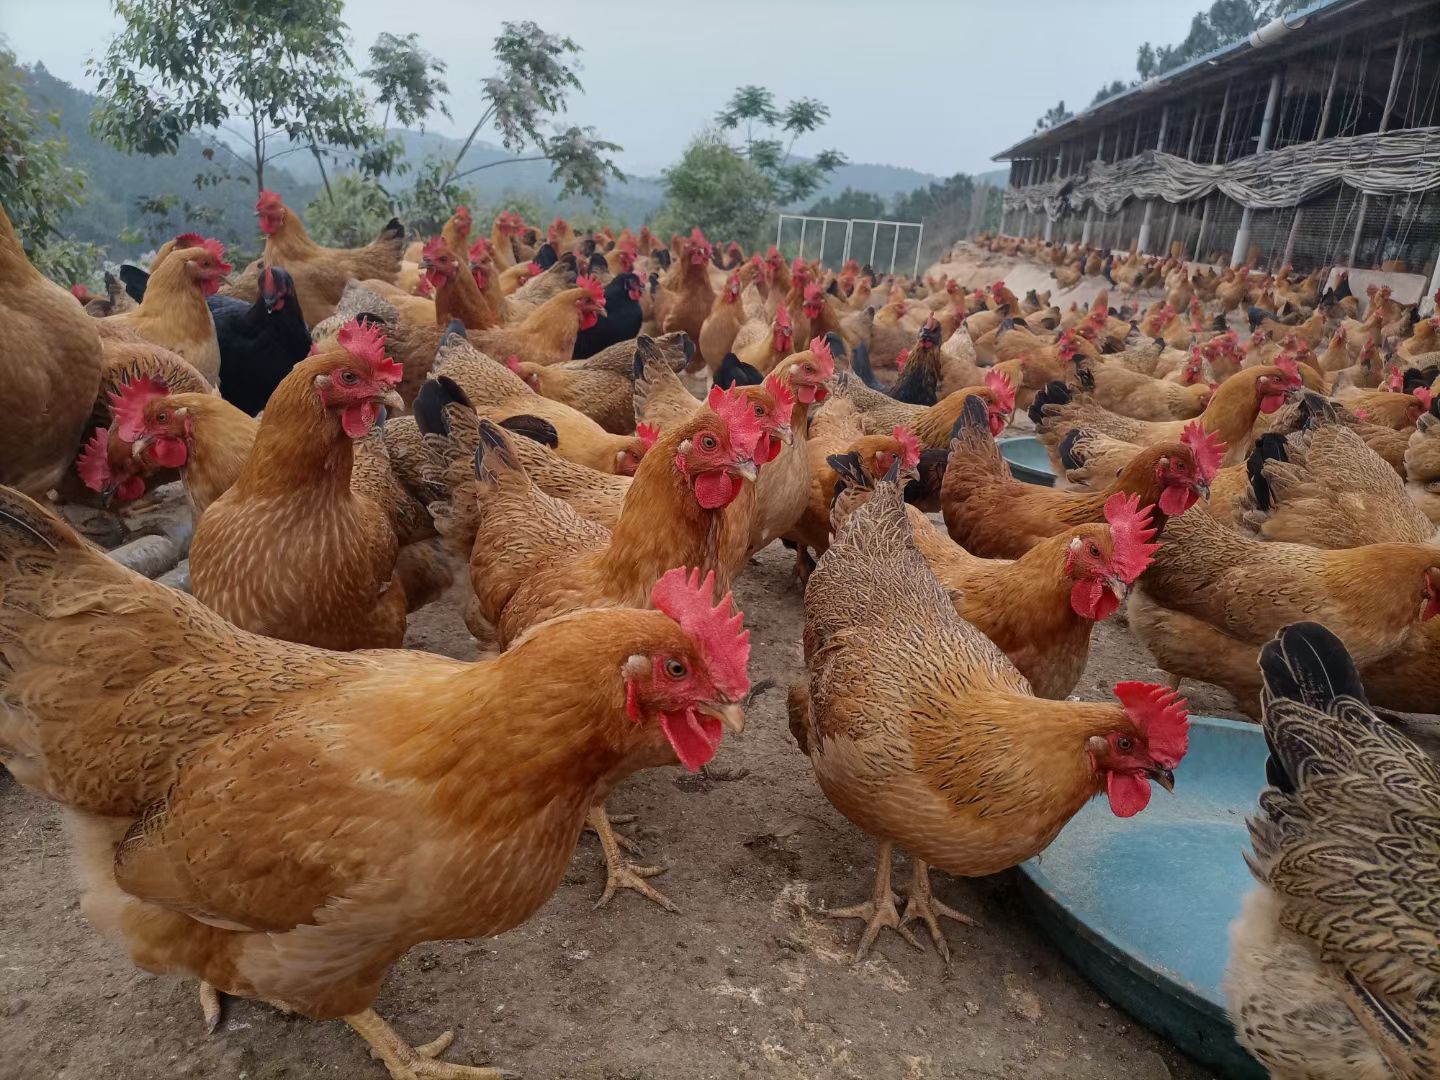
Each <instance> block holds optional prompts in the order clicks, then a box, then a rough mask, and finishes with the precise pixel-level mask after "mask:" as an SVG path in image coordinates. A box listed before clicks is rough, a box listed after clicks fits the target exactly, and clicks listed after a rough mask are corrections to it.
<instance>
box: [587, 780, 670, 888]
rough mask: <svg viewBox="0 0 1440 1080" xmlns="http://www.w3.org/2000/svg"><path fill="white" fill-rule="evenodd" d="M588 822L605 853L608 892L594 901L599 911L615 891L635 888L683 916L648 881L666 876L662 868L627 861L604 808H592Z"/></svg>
mask: <svg viewBox="0 0 1440 1080" xmlns="http://www.w3.org/2000/svg"><path fill="white" fill-rule="evenodd" d="M585 823H586V825H588V826H589V827H590V828H591V829H593V830H595V835H596V836H598V837H599V838H600V850H601V851H603V852H604V853H605V891H604V892H603V893H602V894H601V895H600V899H599V900H597V901H596V902H595V906H596V907H597V908H600V907H604V906H605V905H606V904H608V903H609V902H610V898H611V897H613V896H614V895H615V890H617V889H633V890H634V891H635V892H638V893H639V894H640V895H641V896H643V897H645V898H646V899H647V900H653V901H654V902H655V903H657V904H659V905H660V906H661V907H662V908H664V909H665V910H666V911H669V912H673V913H674V914H677V915H678V914H679V913H680V909H679V908H678V907H677V906H676V905H675V903H674V902H673V901H672V900H671V899H670V898H669V897H668V896H666V895H665V894H664V893H662V892H660V890H658V889H656V888H654V887H653V886H652V885H650V883H649V882H647V881H646V880H645V879H646V878H651V877H654V876H655V875H657V874H661V873H664V868H663V867H659V866H636V865H635V864H634V863H628V862H626V861H625V859H624V858H623V857H622V856H621V854H620V842H619V841H618V840H617V839H616V837H615V830H614V829H613V828H611V827H610V818H609V817H608V816H607V815H606V813H605V807H604V806H603V805H602V806H592V807H591V808H590V814H589V816H588V817H587V818H586V819H585Z"/></svg>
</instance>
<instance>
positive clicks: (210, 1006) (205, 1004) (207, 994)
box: [200, 979, 295, 1035]
mask: <svg viewBox="0 0 1440 1080" xmlns="http://www.w3.org/2000/svg"><path fill="white" fill-rule="evenodd" d="M224 1000H225V995H224V994H222V993H221V992H220V991H219V990H217V989H215V987H214V986H212V985H210V983H208V982H206V981H205V980H204V979H201V980H200V1011H201V1012H202V1013H203V1014H204V1016H205V1033H206V1034H207V1035H214V1034H215V1029H216V1028H218V1027H219V1026H220V1020H221V1008H222V1007H223V1003H224ZM260 1000H262V1001H264V1002H265V1004H266V1005H269V1006H270V1007H271V1008H272V1009H274V1010H275V1011H276V1012H279V1013H281V1014H283V1015H285V1016H290V1015H292V1014H293V1013H294V1012H295V1010H294V1009H292V1008H291V1007H290V1006H289V1005H287V1004H285V1002H283V1001H277V1000H276V999H275V998H261V999H260Z"/></svg>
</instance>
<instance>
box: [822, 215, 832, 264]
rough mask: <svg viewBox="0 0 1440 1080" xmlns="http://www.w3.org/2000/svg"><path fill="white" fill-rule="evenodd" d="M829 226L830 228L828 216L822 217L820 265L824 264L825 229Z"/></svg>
mask: <svg viewBox="0 0 1440 1080" xmlns="http://www.w3.org/2000/svg"><path fill="white" fill-rule="evenodd" d="M829 228H830V219H829V218H822V219H821V220H820V265H821V266H824V265H825V233H826V231H827V230H828V229H829Z"/></svg>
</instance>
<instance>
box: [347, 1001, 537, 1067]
mask: <svg viewBox="0 0 1440 1080" xmlns="http://www.w3.org/2000/svg"><path fill="white" fill-rule="evenodd" d="M345 1022H346V1023H347V1024H349V1025H350V1026H351V1027H352V1028H354V1029H355V1030H356V1031H357V1032H359V1033H360V1037H361V1038H362V1039H364V1040H365V1041H366V1042H367V1043H369V1044H370V1053H371V1054H372V1055H373V1056H375V1057H377V1058H379V1059H380V1060H381V1061H383V1062H384V1063H385V1067H386V1068H387V1069H389V1070H390V1075H391V1077H392V1078H393V1080H508V1078H510V1077H513V1076H514V1075H515V1074H514V1073H511V1072H505V1071H503V1070H501V1069H482V1068H480V1067H479V1066H476V1065H454V1064H451V1063H450V1062H448V1061H436V1060H435V1059H436V1058H437V1057H439V1055H440V1054H441V1053H443V1052H444V1051H445V1048H446V1047H448V1046H449V1045H450V1043H451V1042H452V1041H453V1040H454V1038H455V1036H454V1034H453V1033H452V1032H449V1031H447V1032H445V1033H444V1034H442V1035H441V1036H440V1037H439V1038H437V1039H432V1040H431V1041H430V1042H428V1043H425V1044H424V1045H423V1046H411V1045H410V1044H409V1043H407V1042H406V1041H405V1040H404V1039H402V1038H401V1037H400V1034H399V1032H397V1031H396V1030H395V1029H394V1028H392V1027H391V1026H390V1025H389V1024H387V1023H386V1022H385V1021H384V1020H382V1019H381V1018H380V1017H379V1015H378V1014H377V1013H376V1012H375V1010H374V1009H366V1010H365V1011H364V1012H362V1013H356V1014H355V1015H353V1016H347V1017H345Z"/></svg>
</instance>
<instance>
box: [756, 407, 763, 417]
mask: <svg viewBox="0 0 1440 1080" xmlns="http://www.w3.org/2000/svg"><path fill="white" fill-rule="evenodd" d="M755 415H756V416H764V415H765V406H764V405H756V406H755Z"/></svg>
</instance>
